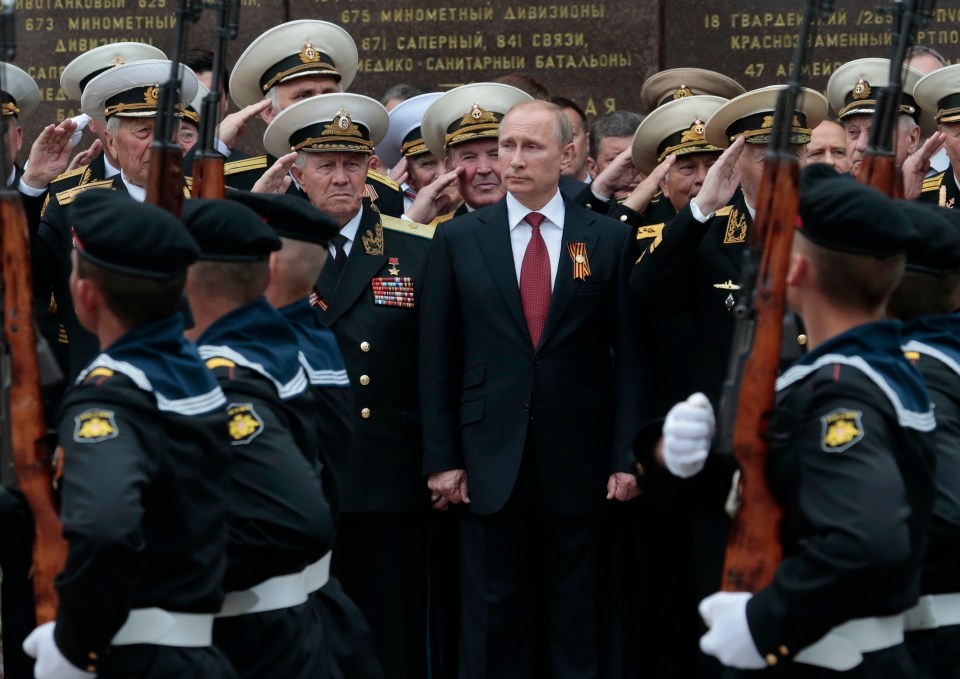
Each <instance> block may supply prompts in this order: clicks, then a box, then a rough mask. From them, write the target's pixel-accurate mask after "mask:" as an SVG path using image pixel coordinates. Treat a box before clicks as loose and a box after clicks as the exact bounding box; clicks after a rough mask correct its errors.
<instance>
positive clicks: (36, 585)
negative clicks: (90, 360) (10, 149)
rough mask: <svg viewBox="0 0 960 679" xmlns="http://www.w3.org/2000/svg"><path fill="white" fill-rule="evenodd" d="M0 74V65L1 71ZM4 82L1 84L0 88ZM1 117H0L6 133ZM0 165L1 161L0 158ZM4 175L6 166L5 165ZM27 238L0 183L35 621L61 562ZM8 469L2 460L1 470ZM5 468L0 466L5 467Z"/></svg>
mask: <svg viewBox="0 0 960 679" xmlns="http://www.w3.org/2000/svg"><path fill="white" fill-rule="evenodd" d="M15 26H16V24H15V23H14V10H13V3H12V2H4V3H3V8H2V12H0V36H2V37H0V41H2V45H0V55H2V60H3V61H10V60H12V59H13V56H14V54H15V52H16V43H15V34H14V30H15ZM0 78H2V70H0ZM2 89H3V83H2V82H0V90H2ZM7 124H8V122H7V119H6V118H4V119H3V123H2V126H3V130H2V131H0V132H5V130H6V125H7ZM4 139H5V135H3V134H0V158H4V159H5V158H6V157H7V156H6V153H5V149H4V148H3V145H4ZM4 162H5V161H4ZM4 173H6V169H4ZM29 243H30V237H29V232H28V227H27V217H26V215H25V214H24V211H23V206H22V205H21V204H20V197H19V195H18V194H17V192H16V191H13V190H10V189H8V188H7V186H6V182H4V183H3V186H2V188H0V253H2V260H3V277H2V283H3V298H2V304H3V334H2V340H0V360H2V363H0V370H2V380H3V392H2V396H3V404H2V413H3V418H4V419H3V422H2V432H0V434H2V436H3V447H4V449H5V451H4V452H7V449H8V450H9V453H10V457H11V458H12V459H13V467H14V470H15V472H16V480H17V483H18V485H19V486H20V490H21V491H22V492H23V495H24V497H25V498H26V500H27V504H28V505H29V506H30V510H31V511H32V512H33V523H34V531H35V538H34V541H33V591H34V597H35V599H36V616H37V623H38V624H42V623H45V622H49V621H50V620H53V619H54V618H55V617H56V614H57V604H58V601H59V598H58V597H57V590H56V589H55V588H54V586H53V579H54V578H55V577H56V576H57V574H58V573H60V571H62V570H63V566H64V564H65V563H66V560H67V543H66V541H65V540H64V539H63V529H62V526H61V524H60V514H59V511H58V510H57V506H56V503H55V502H54V499H53V485H52V483H51V465H50V456H49V455H48V453H47V447H46V437H47V429H46V426H45V425H44V417H43V395H42V393H41V375H43V376H44V378H46V377H47V376H50V377H51V378H52V379H53V380H56V379H57V378H56V377H55V376H53V375H52V374H51V373H50V372H49V371H50V370H51V369H53V370H54V371H55V372H59V370H58V369H57V368H56V367H55V366H56V361H55V360H53V356H52V353H50V349H49V347H48V346H47V345H46V343H45V342H44V341H43V340H42V339H41V340H40V341H39V342H38V337H39V333H37V330H36V327H35V325H34V322H33V316H32V313H31V312H32V308H31V304H32V301H33V289H32V285H31V273H30V245H29ZM6 466H7V462H6V460H4V467H6ZM4 471H6V470H4Z"/></svg>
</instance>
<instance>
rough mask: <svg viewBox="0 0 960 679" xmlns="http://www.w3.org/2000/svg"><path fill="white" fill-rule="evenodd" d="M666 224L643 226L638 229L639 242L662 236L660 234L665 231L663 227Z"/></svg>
mask: <svg viewBox="0 0 960 679" xmlns="http://www.w3.org/2000/svg"><path fill="white" fill-rule="evenodd" d="M664 226H666V224H663V223H660V224H651V225H650V226H641V227H640V228H638V229H637V240H643V239H644V238H656V237H657V236H659V235H660V232H661V231H663V227H664Z"/></svg>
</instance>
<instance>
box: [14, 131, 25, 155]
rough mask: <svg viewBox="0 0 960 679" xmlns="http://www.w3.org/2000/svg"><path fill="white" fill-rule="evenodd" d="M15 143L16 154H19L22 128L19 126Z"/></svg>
mask: <svg viewBox="0 0 960 679" xmlns="http://www.w3.org/2000/svg"><path fill="white" fill-rule="evenodd" d="M15 143H16V145H17V153H20V149H21V148H23V128H22V127H20V126H19V125H17V139H16V142H15Z"/></svg>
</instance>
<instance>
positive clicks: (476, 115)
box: [470, 104, 483, 120]
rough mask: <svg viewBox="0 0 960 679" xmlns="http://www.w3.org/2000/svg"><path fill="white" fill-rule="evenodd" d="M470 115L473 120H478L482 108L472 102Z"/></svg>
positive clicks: (481, 115)
mask: <svg viewBox="0 0 960 679" xmlns="http://www.w3.org/2000/svg"><path fill="white" fill-rule="evenodd" d="M470 115H471V116H473V118H474V120H480V118H482V117H483V109H481V108H480V105H479V104H474V105H473V109H472V110H471V111H470Z"/></svg>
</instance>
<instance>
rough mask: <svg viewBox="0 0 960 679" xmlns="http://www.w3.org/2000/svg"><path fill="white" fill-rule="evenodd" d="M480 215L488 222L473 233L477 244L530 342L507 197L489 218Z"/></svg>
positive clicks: (512, 314) (515, 319)
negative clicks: (514, 252) (521, 301)
mask: <svg viewBox="0 0 960 679" xmlns="http://www.w3.org/2000/svg"><path fill="white" fill-rule="evenodd" d="M479 219H480V221H481V222H484V224H483V226H481V227H480V228H478V229H477V230H476V231H475V232H474V234H473V235H474V237H475V238H476V239H477V245H478V246H479V247H480V252H481V253H482V254H483V259H484V260H485V261H486V263H487V268H489V269H490V274H491V275H492V276H493V280H494V281H495V282H496V284H497V288H499V289H500V294H501V295H502V296H503V300H504V301H505V302H506V304H507V308H508V309H509V310H510V315H511V316H513V320H514V321H516V323H517V325H518V326H519V328H520V330H521V332H523V335H524V336H525V337H526V338H527V342H529V341H530V331H529V330H527V320H526V318H524V316H523V305H522V304H521V303H520V286H519V285H518V284H517V269H516V264H514V261H513V245H512V244H511V242H510V224H509V223H508V220H507V203H506V201H505V200H502V201H500V203H499V206H498V209H497V210H496V211H495V212H493V213H492V214H491V215H490V216H489V218H488V219H483V218H482V217H479Z"/></svg>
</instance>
